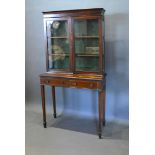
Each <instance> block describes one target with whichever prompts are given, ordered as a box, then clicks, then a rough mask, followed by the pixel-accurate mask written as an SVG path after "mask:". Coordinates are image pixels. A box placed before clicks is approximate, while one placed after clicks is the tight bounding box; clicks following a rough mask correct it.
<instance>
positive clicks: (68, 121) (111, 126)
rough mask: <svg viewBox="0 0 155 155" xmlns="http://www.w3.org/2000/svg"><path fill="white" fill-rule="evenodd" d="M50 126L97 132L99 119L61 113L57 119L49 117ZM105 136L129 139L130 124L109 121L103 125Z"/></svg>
mask: <svg viewBox="0 0 155 155" xmlns="http://www.w3.org/2000/svg"><path fill="white" fill-rule="evenodd" d="M47 124H48V127H55V128H61V129H66V130H71V131H76V132H82V133H87V134H93V135H96V134H97V120H95V119H89V118H84V117H83V118H82V117H77V116H72V115H65V114H64V115H61V116H58V117H57V118H56V119H53V118H51V116H50V117H48V119H47ZM103 138H106V139H122V140H128V139H129V126H128V125H126V124H120V123H117V122H107V123H106V126H105V127H103Z"/></svg>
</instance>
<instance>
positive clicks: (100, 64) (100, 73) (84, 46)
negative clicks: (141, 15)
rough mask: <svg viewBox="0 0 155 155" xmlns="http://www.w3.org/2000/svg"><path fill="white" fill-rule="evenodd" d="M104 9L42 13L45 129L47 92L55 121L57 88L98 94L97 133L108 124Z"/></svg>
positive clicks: (42, 82) (41, 79) (42, 77)
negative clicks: (48, 91)
mask: <svg viewBox="0 0 155 155" xmlns="http://www.w3.org/2000/svg"><path fill="white" fill-rule="evenodd" d="M104 12H105V10H104V9H102V8H95V9H82V10H65V11H48V12H43V18H44V38H45V51H46V73H43V74H41V75H40V85H41V95H42V107H43V121H44V127H46V111H45V90H44V86H45V85H49V86H51V87H52V95H53V98H52V99H53V109H54V117H55V118H56V97H55V87H56V86H58V87H59V86H60V87H75V88H87V89H96V90H98V91H99V103H98V107H99V123H98V134H99V137H100V138H101V135H102V125H101V124H102V123H103V124H105V84H106V82H105V75H106V74H105V65H104V64H105V63H104V62H105V50H104Z"/></svg>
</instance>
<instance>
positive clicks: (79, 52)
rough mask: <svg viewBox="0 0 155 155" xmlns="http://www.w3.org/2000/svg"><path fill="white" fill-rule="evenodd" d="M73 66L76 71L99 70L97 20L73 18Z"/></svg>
mask: <svg viewBox="0 0 155 155" xmlns="http://www.w3.org/2000/svg"><path fill="white" fill-rule="evenodd" d="M74 35H75V67H76V70H77V71H96V72H97V71H98V70H99V36H98V20H97V19H87V20H75V22H74Z"/></svg>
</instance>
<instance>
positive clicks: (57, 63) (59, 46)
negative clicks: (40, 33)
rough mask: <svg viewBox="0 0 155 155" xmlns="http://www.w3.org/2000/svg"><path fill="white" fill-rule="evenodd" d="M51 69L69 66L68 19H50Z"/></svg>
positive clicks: (49, 58) (49, 49) (48, 28)
mask: <svg viewBox="0 0 155 155" xmlns="http://www.w3.org/2000/svg"><path fill="white" fill-rule="evenodd" d="M47 31H48V32H47V33H48V43H47V45H48V62H49V64H48V65H49V69H62V70H63V69H68V68H69V32H68V21H67V20H61V21H60V20H59V21H58V20H55V21H48V23H47Z"/></svg>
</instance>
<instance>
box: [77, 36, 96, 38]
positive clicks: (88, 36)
mask: <svg viewBox="0 0 155 155" xmlns="http://www.w3.org/2000/svg"><path fill="white" fill-rule="evenodd" d="M89 38H90V39H98V38H99V37H98V36H75V39H89Z"/></svg>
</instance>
